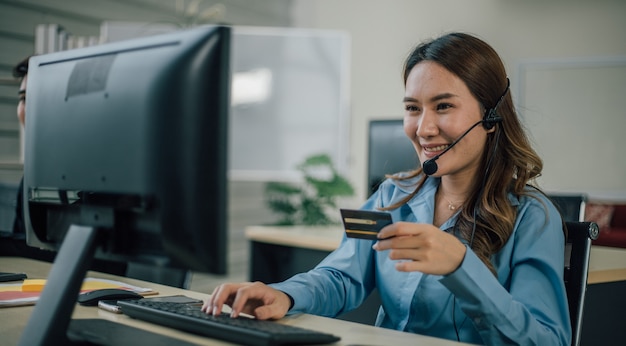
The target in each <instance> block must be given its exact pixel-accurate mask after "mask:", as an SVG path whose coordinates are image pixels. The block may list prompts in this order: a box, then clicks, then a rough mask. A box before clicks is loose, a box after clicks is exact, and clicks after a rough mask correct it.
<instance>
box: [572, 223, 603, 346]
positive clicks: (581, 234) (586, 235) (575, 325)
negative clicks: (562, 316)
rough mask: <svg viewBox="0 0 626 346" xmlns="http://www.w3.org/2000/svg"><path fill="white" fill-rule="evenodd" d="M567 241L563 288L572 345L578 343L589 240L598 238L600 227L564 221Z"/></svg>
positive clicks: (587, 264)
mask: <svg viewBox="0 0 626 346" xmlns="http://www.w3.org/2000/svg"><path fill="white" fill-rule="evenodd" d="M565 227H566V228H567V242H566V245H565V272H564V276H563V278H564V280H565V290H566V291H567V302H568V305H569V313H570V323H571V325H572V346H578V345H579V343H580V337H581V331H582V322H583V307H584V305H585V294H586V291H587V274H588V272H589V253H590V252H591V241H592V240H595V239H596V238H598V234H599V233H600V229H599V228H598V225H597V224H596V223H595V222H574V221H566V222H565Z"/></svg>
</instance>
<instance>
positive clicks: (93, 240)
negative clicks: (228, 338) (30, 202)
mask: <svg viewBox="0 0 626 346" xmlns="http://www.w3.org/2000/svg"><path fill="white" fill-rule="evenodd" d="M100 232H104V230H101V229H100V228H98V227H92V226H77V225H72V226H70V228H69V230H68V232H67V234H66V235H65V238H64V241H63V244H62V245H61V248H60V250H59V253H58V254H57V256H56V259H55V261H54V263H53V265H52V269H51V270H50V273H49V274H48V279H47V281H46V285H45V286H44V290H43V292H42V293H41V296H40V297H39V300H38V301H37V303H36V304H35V308H34V310H33V312H32V314H31V316H30V319H29V320H28V324H27V325H26V328H24V330H23V332H22V336H21V338H20V342H19V345H20V346H31V345H55V346H56V345H72V344H82V345H84V344H99V345H120V344H128V341H129V340H134V342H132V343H130V344H133V345H172V344H176V345H188V343H186V342H184V341H181V340H178V339H172V338H169V337H166V336H164V335H160V334H157V333H152V332H148V331H144V330H141V329H137V328H134V327H130V326H125V325H122V324H119V323H114V322H111V321H106V320H101V319H77V320H73V321H72V313H73V312H74V306H75V305H76V300H77V297H78V294H79V292H80V288H81V286H82V284H83V280H84V279H85V275H86V273H87V270H89V265H90V263H91V260H92V259H93V257H94V254H95V251H96V248H97V245H98V241H97V240H98V234H99V233H100ZM94 308H95V307H94ZM70 322H71V323H70ZM113 330H115V331H116V332H115V333H114V334H113V335H111V331H113Z"/></svg>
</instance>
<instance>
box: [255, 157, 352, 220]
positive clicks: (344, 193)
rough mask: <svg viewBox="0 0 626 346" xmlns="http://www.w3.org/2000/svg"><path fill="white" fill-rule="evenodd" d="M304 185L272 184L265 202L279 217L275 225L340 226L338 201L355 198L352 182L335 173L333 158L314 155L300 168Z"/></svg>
mask: <svg viewBox="0 0 626 346" xmlns="http://www.w3.org/2000/svg"><path fill="white" fill-rule="evenodd" d="M296 168H297V169H298V171H300V172H301V173H302V175H303V182H302V184H295V183H287V182H268V183H267V184H266V185H265V200H266V204H267V206H268V208H269V209H270V210H271V211H272V212H274V213H275V214H278V215H279V217H280V218H279V220H278V221H277V222H276V223H275V224H274V225H280V226H292V225H306V226H320V225H334V224H338V223H339V222H338V221H337V218H336V217H333V216H331V215H335V214H338V212H337V198H339V197H350V196H353V195H354V188H353V187H352V185H351V184H350V182H349V181H348V180H347V179H346V178H344V177H342V176H341V175H340V174H339V173H338V172H337V170H336V169H335V167H334V165H333V162H332V160H331V158H330V156H328V155H326V154H319V155H313V156H310V157H308V158H306V159H305V160H304V162H302V163H301V164H299V165H298V166H297V167H296Z"/></svg>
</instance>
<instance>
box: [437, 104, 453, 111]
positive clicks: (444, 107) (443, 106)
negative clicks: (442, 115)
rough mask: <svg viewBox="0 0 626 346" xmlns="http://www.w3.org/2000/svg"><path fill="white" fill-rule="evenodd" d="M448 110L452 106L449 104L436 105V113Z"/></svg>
mask: <svg viewBox="0 0 626 346" xmlns="http://www.w3.org/2000/svg"><path fill="white" fill-rule="evenodd" d="M449 108H452V104H450V103H440V104H438V105H437V110H438V111H443V110H446V109H449Z"/></svg>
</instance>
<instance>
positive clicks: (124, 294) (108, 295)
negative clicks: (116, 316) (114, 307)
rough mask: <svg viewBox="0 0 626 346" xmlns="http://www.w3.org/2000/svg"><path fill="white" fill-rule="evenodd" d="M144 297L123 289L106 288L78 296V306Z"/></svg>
mask: <svg viewBox="0 0 626 346" xmlns="http://www.w3.org/2000/svg"><path fill="white" fill-rule="evenodd" d="M141 298H143V296H142V295H141V294H139V293H136V292H133V291H129V290H125V289H121V288H104V289H99V290H93V291H89V292H85V293H81V294H79V295H78V304H80V305H85V306H96V305H98V302H99V301H101V300H122V299H141Z"/></svg>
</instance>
